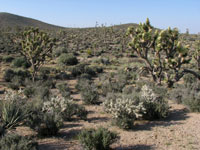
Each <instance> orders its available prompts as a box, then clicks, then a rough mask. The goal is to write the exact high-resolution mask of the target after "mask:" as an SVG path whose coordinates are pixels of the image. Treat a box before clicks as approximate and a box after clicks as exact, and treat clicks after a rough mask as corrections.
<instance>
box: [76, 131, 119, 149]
mask: <svg viewBox="0 0 200 150" xmlns="http://www.w3.org/2000/svg"><path fill="white" fill-rule="evenodd" d="M78 139H79V141H80V143H81V144H82V145H83V147H84V148H85V149H86V150H94V149H95V150H109V149H110V145H111V144H112V143H114V142H115V141H116V140H117V139H118V136H117V134H116V133H114V132H110V131H109V130H108V129H105V128H98V129H97V130H95V129H86V130H83V131H82V132H81V133H80V134H79V135H78Z"/></svg>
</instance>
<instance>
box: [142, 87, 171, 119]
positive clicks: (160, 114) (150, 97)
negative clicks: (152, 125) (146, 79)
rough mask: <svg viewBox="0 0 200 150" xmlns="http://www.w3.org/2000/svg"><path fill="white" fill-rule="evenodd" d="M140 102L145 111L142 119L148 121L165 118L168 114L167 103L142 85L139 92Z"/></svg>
mask: <svg viewBox="0 0 200 150" xmlns="http://www.w3.org/2000/svg"><path fill="white" fill-rule="evenodd" d="M141 101H142V102H143V106H144V108H145V109H146V112H145V113H144V114H143V117H144V118H145V119H148V120H155V119H161V118H166V117H167V116H168V114H169V105H168V102H167V101H166V100H165V99H164V98H163V97H162V96H158V95H157V94H155V93H154V92H153V90H152V89H151V88H149V87H148V86H146V85H144V86H143V87H142V90H141Z"/></svg>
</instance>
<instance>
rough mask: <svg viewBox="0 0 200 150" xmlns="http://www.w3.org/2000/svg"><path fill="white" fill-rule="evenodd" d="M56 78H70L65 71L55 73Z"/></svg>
mask: <svg viewBox="0 0 200 150" xmlns="http://www.w3.org/2000/svg"><path fill="white" fill-rule="evenodd" d="M55 78H56V79H59V80H67V79H70V75H68V74H67V73H65V72H60V73H59V74H57V75H56V76H55Z"/></svg>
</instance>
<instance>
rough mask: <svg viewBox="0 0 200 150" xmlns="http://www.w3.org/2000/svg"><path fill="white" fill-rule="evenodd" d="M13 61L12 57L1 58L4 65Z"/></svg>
mask: <svg viewBox="0 0 200 150" xmlns="http://www.w3.org/2000/svg"><path fill="white" fill-rule="evenodd" d="M13 59H14V57H12V56H3V58H2V60H3V62H6V63H10V62H12V61H13Z"/></svg>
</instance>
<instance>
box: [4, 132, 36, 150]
mask: <svg viewBox="0 0 200 150" xmlns="http://www.w3.org/2000/svg"><path fill="white" fill-rule="evenodd" d="M0 150H38V144H37V142H35V141H33V140H32V139H30V138H27V137H23V136H20V135H17V134H13V133H9V134H6V135H5V136H3V137H2V138H1V139H0Z"/></svg>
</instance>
